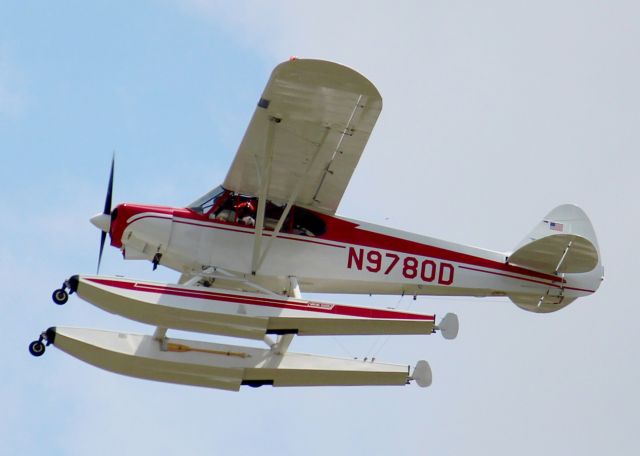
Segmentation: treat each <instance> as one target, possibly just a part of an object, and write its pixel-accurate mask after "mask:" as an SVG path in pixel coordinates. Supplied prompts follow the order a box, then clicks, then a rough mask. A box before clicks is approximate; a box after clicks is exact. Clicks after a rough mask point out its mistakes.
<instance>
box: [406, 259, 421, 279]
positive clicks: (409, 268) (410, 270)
mask: <svg viewBox="0 0 640 456" xmlns="http://www.w3.org/2000/svg"><path fill="white" fill-rule="evenodd" d="M402 275H403V276H405V277H406V278H407V279H415V277H416V276H417V275H418V260H416V259H415V258H414V257H410V256H408V257H406V258H405V259H404V267H403V268H402Z"/></svg>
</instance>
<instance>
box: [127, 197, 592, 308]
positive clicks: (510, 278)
mask: <svg viewBox="0 0 640 456" xmlns="http://www.w3.org/2000/svg"><path fill="white" fill-rule="evenodd" d="M327 220H328V227H329V229H328V230H327V233H326V235H322V236H317V237H314V236H305V235H295V234H289V233H280V234H278V236H277V237H276V238H275V239H273V241H272V245H270V246H269V247H268V251H267V252H266V254H265V256H264V261H263V262H262V263H261V265H260V266H259V268H258V269H257V270H256V273H255V275H252V274H251V270H252V258H253V249H254V240H255V228H254V227H250V226H242V225H240V224H231V223H225V222H221V221H217V220H208V219H203V217H202V216H195V215H194V214H192V213H191V212H190V211H188V210H184V209H179V210H175V211H173V212H171V211H167V210H163V211H153V210H147V211H145V212H140V211H138V212H135V213H133V214H128V217H127V219H126V226H125V227H124V229H123V232H122V238H121V239H122V248H123V250H124V251H125V258H127V259H147V260H152V259H153V257H154V255H156V254H158V253H159V254H161V255H162V256H161V259H160V264H162V265H165V266H167V267H169V268H172V269H174V270H176V271H179V272H181V273H183V274H185V275H186V276H193V275H197V274H198V273H200V272H202V271H203V270H204V269H206V268H216V270H218V271H221V272H224V273H225V274H232V275H234V276H239V277H244V278H250V279H251V280H252V281H253V282H255V283H257V284H260V285H262V286H264V287H266V288H269V289H270V290H272V291H276V292H284V291H286V290H287V288H288V286H289V277H291V276H295V277H297V279H298V282H299V285H300V288H301V290H302V291H307V292H324V293H358V294H412V295H415V294H430V295H453V296H509V297H512V298H513V297H525V298H526V297H530V298H531V299H538V298H540V297H542V296H545V299H546V301H545V302H547V303H551V302H555V303H556V304H560V303H561V302H562V301H563V300H567V301H568V302H570V301H571V300H573V299H575V298H576V297H579V296H585V295H588V294H590V293H593V292H594V291H595V290H596V289H597V287H598V286H599V283H600V280H601V276H602V271H601V268H596V269H595V270H593V271H591V272H589V273H583V274H565V275H562V274H558V275H551V274H545V273H541V272H537V271H533V270H529V269H525V268H521V267H517V266H512V265H510V264H508V263H507V259H508V256H507V254H505V253H502V252H496V251H490V250H485V249H480V248H475V247H470V246H465V245H460V244H455V243H451V242H446V241H442V240H438V239H434V238H430V237H426V236H419V235H415V234H410V233H406V232H402V231H399V230H393V229H389V228H384V227H381V226H377V225H372V224H368V223H364V222H360V221H355V220H348V219H344V218H339V217H328V216H327ZM121 223H122V222H121ZM271 233H272V232H271V231H265V232H263V234H262V242H261V244H260V249H261V251H262V252H264V251H265V249H266V248H267V246H268V244H269V242H270V239H271V237H272V236H271Z"/></svg>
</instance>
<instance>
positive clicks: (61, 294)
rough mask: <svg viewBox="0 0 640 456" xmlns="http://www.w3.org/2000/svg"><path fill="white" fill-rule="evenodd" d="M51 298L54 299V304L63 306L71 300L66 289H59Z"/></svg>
mask: <svg viewBox="0 0 640 456" xmlns="http://www.w3.org/2000/svg"><path fill="white" fill-rule="evenodd" d="M51 298H52V299H53V302H55V303H56V304H58V305H59V306H61V305H62V304H64V303H65V302H67V301H68V300H69V293H67V291H66V290H65V289H64V288H59V289H57V290H55V291H54V292H53V294H52V295H51Z"/></svg>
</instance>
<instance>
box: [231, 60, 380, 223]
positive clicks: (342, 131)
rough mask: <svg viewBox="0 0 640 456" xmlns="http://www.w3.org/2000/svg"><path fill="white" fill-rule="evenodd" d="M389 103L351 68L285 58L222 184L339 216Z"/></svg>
mask: <svg viewBox="0 0 640 456" xmlns="http://www.w3.org/2000/svg"><path fill="white" fill-rule="evenodd" d="M381 109H382V97H381V96H380V93H379V92H378V90H377V89H376V88H375V86H374V85H373V84H372V83H371V82H369V81H368V80H367V79H366V78H365V77H364V76H362V75H361V74H359V73H357V72H355V71H354V70H352V69H350V68H347V67H345V66H342V65H338V64H336V63H332V62H326V61H321V60H309V59H292V60H289V61H287V62H284V63H281V64H280V65H278V66H277V67H276V68H275V69H274V70H273V73H272V74H271V78H270V79H269V82H268V83H267V86H266V88H265V89H264V92H263V93H262V97H261V98H260V100H259V102H258V106H257V108H256V110H255V112H254V114H253V117H252V119H251V122H250V124H249V128H248V129H247V132H246V133H245V136H244V138H243V140H242V143H241V144H240V147H239V149H238V152H237V154H236V157H235V159H234V161H233V164H232V165H231V169H230V170H229V173H228V174H227V177H226V179H225V181H224V183H223V184H222V185H223V187H224V188H226V189H228V190H231V191H234V192H238V193H242V194H245V195H256V196H259V197H266V199H268V200H270V201H273V202H274V203H281V204H283V203H287V202H288V203H289V204H292V203H293V204H296V205H301V206H307V207H310V208H313V209H315V210H318V211H321V212H324V213H328V214H334V213H335V212H336V209H337V208H338V205H339V204H340V200H341V199H342V195H343V194H344V191H345V189H346V187H347V184H348V183H349V179H351V175H352V174H353V171H354V169H355V167H356V165H357V164H358V160H359V159H360V155H361V154H362V151H363V149H364V146H365V145H366V143H367V140H368V139H369V135H370V134H371V131H372V130H373V126H374V125H375V122H376V120H377V118H378V115H379V114H380V111H381Z"/></svg>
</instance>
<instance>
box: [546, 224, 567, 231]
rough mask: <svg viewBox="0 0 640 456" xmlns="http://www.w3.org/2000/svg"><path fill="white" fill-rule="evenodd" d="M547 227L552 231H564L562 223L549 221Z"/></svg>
mask: <svg viewBox="0 0 640 456" xmlns="http://www.w3.org/2000/svg"><path fill="white" fill-rule="evenodd" d="M549 228H550V229H552V230H553V231H564V225H563V224H562V223H556V222H549Z"/></svg>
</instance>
